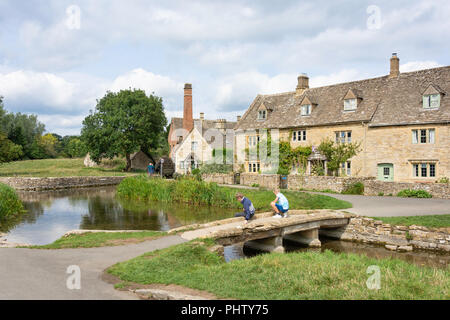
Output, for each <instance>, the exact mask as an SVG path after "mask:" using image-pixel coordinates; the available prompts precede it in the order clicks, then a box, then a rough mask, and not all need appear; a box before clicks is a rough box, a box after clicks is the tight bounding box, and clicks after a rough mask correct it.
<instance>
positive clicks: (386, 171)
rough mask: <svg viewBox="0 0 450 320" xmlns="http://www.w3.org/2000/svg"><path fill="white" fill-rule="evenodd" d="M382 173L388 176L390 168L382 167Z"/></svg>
mask: <svg viewBox="0 0 450 320" xmlns="http://www.w3.org/2000/svg"><path fill="white" fill-rule="evenodd" d="M383 175H384V176H390V175H391V168H388V167H384V168H383Z"/></svg>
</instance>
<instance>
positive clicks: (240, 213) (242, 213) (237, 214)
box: [234, 212, 255, 220]
mask: <svg viewBox="0 0 450 320" xmlns="http://www.w3.org/2000/svg"><path fill="white" fill-rule="evenodd" d="M234 216H235V217H236V218H237V217H244V218H245V212H238V213H236V214H235V215H234ZM254 216H255V214H252V216H251V217H250V220H251V219H253V217H254Z"/></svg>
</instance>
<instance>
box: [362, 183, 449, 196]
mask: <svg viewBox="0 0 450 320" xmlns="http://www.w3.org/2000/svg"><path fill="white" fill-rule="evenodd" d="M405 189H413V190H425V191H427V192H429V193H430V194H431V195H432V196H433V198H442V199H450V184H448V183H423V182H422V183H420V182H418V183H409V182H385V181H378V180H371V181H364V194H365V195H369V196H376V195H378V194H380V193H383V194H384V195H393V196H395V195H397V193H399V192H400V191H402V190H405Z"/></svg>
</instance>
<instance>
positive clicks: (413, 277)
mask: <svg viewBox="0 0 450 320" xmlns="http://www.w3.org/2000/svg"><path fill="white" fill-rule="evenodd" d="M205 244H206V245H205ZM212 244H213V241H212V240H205V241H204V242H200V241H192V242H189V243H185V244H181V245H177V246H173V247H170V248H167V249H164V250H160V251H156V252H151V253H147V254H144V255H143V256H140V257H137V258H134V259H131V260H129V261H126V262H122V263H118V264H116V265H114V266H112V267H111V268H109V269H108V272H109V273H111V274H113V275H115V276H117V277H119V278H120V280H121V281H123V283H119V284H118V285H117V287H121V284H126V283H139V284H152V283H160V284H177V285H181V286H185V287H189V288H193V289H198V290H205V291H208V292H211V293H213V294H215V295H216V296H217V297H219V298H235V299H346V300H347V299H449V298H450V296H449V289H450V272H449V269H445V270H443V269H432V268H429V267H419V266H416V265H412V264H409V263H407V262H404V261H400V260H395V259H380V260H377V259H373V258H368V257H366V256H363V255H356V254H343V253H341V254H340V253H333V252H331V251H325V252H323V253H320V252H297V253H285V254H275V253H272V254H263V255H258V256H256V257H253V258H248V259H242V260H235V261H232V262H229V263H225V262H224V260H223V258H222V257H219V256H218V255H216V254H215V253H212V252H210V251H209V250H208V248H207V246H211V245H212ZM372 265H375V266H378V267H379V268H380V275H381V289H380V290H369V289H368V288H367V286H366V281H367V279H368V278H369V276H370V275H368V274H367V273H366V272H367V268H368V267H369V266H372ZM168 266H170V267H168Z"/></svg>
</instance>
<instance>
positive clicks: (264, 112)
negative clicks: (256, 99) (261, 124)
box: [258, 110, 267, 120]
mask: <svg viewBox="0 0 450 320" xmlns="http://www.w3.org/2000/svg"><path fill="white" fill-rule="evenodd" d="M266 119H267V110H259V111H258V120H266Z"/></svg>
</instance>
